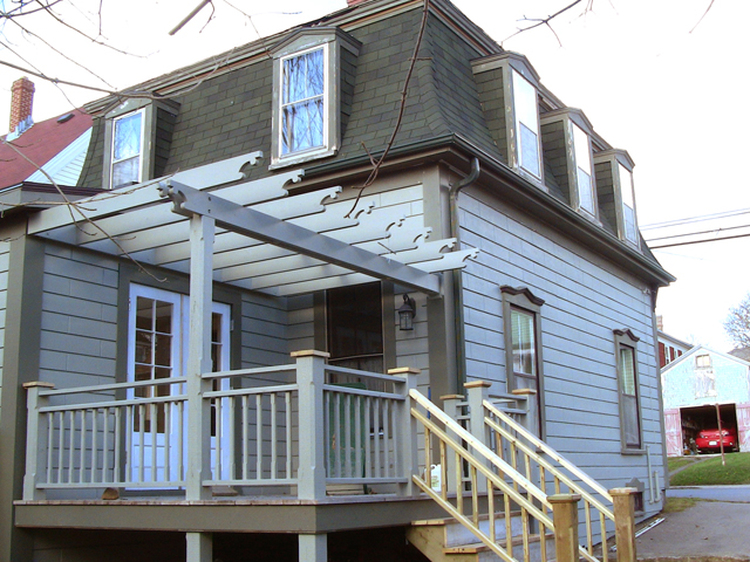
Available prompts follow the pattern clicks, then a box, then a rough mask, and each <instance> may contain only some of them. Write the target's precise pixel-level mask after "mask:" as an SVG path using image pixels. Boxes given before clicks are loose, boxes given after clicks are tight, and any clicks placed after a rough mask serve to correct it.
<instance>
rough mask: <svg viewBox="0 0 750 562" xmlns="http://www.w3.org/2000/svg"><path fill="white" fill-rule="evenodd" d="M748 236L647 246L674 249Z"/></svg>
mask: <svg viewBox="0 0 750 562" xmlns="http://www.w3.org/2000/svg"><path fill="white" fill-rule="evenodd" d="M686 236H687V235H686ZM748 236H750V233H746V234H736V235H734V236H722V237H721V238H708V239H705V240H691V241H689V242H673V243H670V244H660V245H658V246H649V249H650V250H661V249H662V248H674V247H675V246H691V245H693V244H704V243H706V242H719V241H720V240H735V239H737V238H747V237H748Z"/></svg>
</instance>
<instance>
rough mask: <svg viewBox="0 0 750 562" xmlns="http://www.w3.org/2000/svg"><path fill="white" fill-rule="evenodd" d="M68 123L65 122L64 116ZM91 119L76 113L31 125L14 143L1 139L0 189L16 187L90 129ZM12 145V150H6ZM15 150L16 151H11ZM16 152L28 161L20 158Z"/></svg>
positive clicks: (83, 114)
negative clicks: (68, 117) (68, 116)
mask: <svg viewBox="0 0 750 562" xmlns="http://www.w3.org/2000/svg"><path fill="white" fill-rule="evenodd" d="M69 114H70V115H72V116H73V117H71V118H70V119H67V120H66V119H64V117H65V116H67V115H69ZM91 123H92V119H91V116H90V115H88V114H87V113H84V112H83V111H81V110H79V109H76V110H73V111H69V112H67V113H64V114H63V115H61V116H59V117H53V118H52V119H47V120H46V121H42V122H41V123H34V125H33V126H32V127H31V128H30V129H28V130H27V131H26V132H25V133H23V134H22V135H21V136H20V137H18V138H17V139H15V140H13V141H10V142H6V140H5V139H6V137H2V138H0V189H2V188H5V187H10V186H13V185H17V184H19V183H21V182H22V181H24V180H25V179H26V178H28V177H29V176H30V175H31V174H33V173H34V172H35V171H36V170H37V167H40V166H43V165H44V164H46V163H47V162H49V161H50V160H51V159H52V158H53V157H55V156H56V155H57V154H58V153H59V152H60V151H62V150H63V149H64V148H65V147H66V146H68V145H69V144H70V143H72V142H73V141H74V140H76V139H77V138H78V137H79V136H81V135H82V134H83V133H84V132H85V131H86V130H87V129H88V128H89V127H91ZM9 145H13V146H9ZM14 147H15V148H16V149H17V150H14ZM18 151H20V152H21V153H23V155H24V156H25V157H26V158H28V160H27V159H26V158H24V157H23V156H21V155H20V154H19V153H18Z"/></svg>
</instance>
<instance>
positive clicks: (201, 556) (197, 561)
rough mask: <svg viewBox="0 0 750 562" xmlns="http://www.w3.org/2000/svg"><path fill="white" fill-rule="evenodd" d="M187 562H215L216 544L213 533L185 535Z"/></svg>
mask: <svg viewBox="0 0 750 562" xmlns="http://www.w3.org/2000/svg"><path fill="white" fill-rule="evenodd" d="M185 542H186V549H185V561H186V562H213V560H214V555H213V550H214V544H213V536H212V535H211V533H185Z"/></svg>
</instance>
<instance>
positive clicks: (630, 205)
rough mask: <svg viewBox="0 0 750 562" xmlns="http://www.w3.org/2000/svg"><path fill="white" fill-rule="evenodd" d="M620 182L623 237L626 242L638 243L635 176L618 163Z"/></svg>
mask: <svg viewBox="0 0 750 562" xmlns="http://www.w3.org/2000/svg"><path fill="white" fill-rule="evenodd" d="M617 171H618V179H619V182H620V203H621V205H622V222H623V224H622V235H623V236H624V237H625V240H628V241H630V242H632V243H633V244H637V243H638V227H637V224H636V216H635V196H634V194H633V174H632V173H631V172H630V171H629V170H628V169H627V168H626V167H625V166H623V165H622V164H620V163H619V162H618V163H617Z"/></svg>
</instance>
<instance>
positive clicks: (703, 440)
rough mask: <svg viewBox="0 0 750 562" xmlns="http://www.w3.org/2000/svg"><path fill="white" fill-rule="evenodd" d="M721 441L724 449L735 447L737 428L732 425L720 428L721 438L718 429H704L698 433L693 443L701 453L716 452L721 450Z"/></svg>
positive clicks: (730, 449) (728, 449)
mask: <svg viewBox="0 0 750 562" xmlns="http://www.w3.org/2000/svg"><path fill="white" fill-rule="evenodd" d="M722 442H723V444H724V450H725V451H735V450H736V449H737V430H736V429H735V428H733V427H725V428H722V429H721V439H720V436H719V430H718V429H704V430H702V431H701V432H700V433H698V438H697V439H696V440H695V445H696V447H698V450H699V451H700V452H701V453H706V452H709V451H710V452H716V451H719V450H721V445H722Z"/></svg>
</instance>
